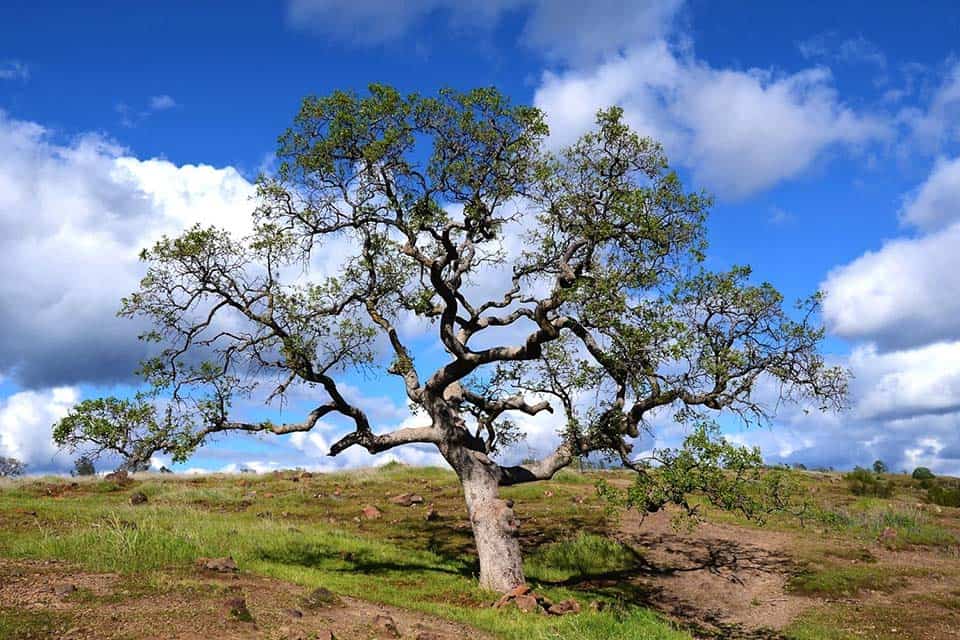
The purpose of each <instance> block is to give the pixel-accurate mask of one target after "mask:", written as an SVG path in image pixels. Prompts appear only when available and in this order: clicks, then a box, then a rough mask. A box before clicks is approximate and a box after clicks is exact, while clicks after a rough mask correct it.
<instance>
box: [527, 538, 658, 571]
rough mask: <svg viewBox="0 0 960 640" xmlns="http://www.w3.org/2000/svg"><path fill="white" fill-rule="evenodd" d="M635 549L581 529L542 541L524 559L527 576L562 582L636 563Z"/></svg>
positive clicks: (621, 569)
mask: <svg viewBox="0 0 960 640" xmlns="http://www.w3.org/2000/svg"><path fill="white" fill-rule="evenodd" d="M638 557H639V556H638V552H637V551H635V550H633V549H631V548H630V547H627V546H626V545H624V544H622V543H620V542H617V541H615V540H611V539H609V538H605V537H602V536H598V535H593V534H589V533H583V534H580V535H578V536H577V537H575V538H570V539H567V540H563V541H561V542H554V543H550V544H546V545H543V546H542V547H540V548H538V549H537V550H536V551H535V552H534V553H532V554H531V555H530V556H529V557H528V558H527V559H526V562H525V563H524V570H525V572H526V574H527V576H528V577H529V578H531V579H532V580H537V581H541V582H564V581H567V580H570V579H572V578H588V577H595V576H601V575H604V574H609V573H616V572H618V571H625V570H628V569H630V568H631V567H634V566H636V564H637V560H638Z"/></svg>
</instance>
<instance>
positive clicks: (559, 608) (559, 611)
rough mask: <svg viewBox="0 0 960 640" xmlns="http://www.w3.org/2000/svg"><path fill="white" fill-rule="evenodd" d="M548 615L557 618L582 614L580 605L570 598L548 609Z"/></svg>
mask: <svg viewBox="0 0 960 640" xmlns="http://www.w3.org/2000/svg"><path fill="white" fill-rule="evenodd" d="M547 613H549V614H552V615H555V616H563V615H566V614H568V613H580V603H579V602H577V601H576V600H574V599H573V598H570V599H569V600H563V601H561V602H558V603H557V604H555V605H552V606H550V607H548V608H547Z"/></svg>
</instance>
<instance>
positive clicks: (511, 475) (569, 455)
mask: <svg viewBox="0 0 960 640" xmlns="http://www.w3.org/2000/svg"><path fill="white" fill-rule="evenodd" d="M581 453H582V452H581ZM575 455H576V453H575V452H574V448H573V445H571V444H570V443H568V442H564V443H563V444H561V445H560V446H559V447H557V448H556V450H554V452H553V453H551V454H550V455H548V456H547V457H545V458H543V459H542V460H539V461H537V462H531V463H529V464H519V465H515V466H512V467H503V466H501V467H500V486H510V485H514V484H523V483H525V482H536V481H537V480H549V479H550V478H552V477H553V476H554V475H555V474H556V473H557V472H558V471H560V469H563V468H564V467H566V466H568V465H569V464H570V463H571V462H573V460H574V456H575Z"/></svg>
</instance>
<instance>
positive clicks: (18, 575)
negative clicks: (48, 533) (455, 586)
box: [0, 559, 489, 640]
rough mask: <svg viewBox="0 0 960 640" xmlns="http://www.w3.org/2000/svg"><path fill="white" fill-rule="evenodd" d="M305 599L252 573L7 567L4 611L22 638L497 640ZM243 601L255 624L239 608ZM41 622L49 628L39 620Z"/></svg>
mask: <svg viewBox="0 0 960 640" xmlns="http://www.w3.org/2000/svg"><path fill="white" fill-rule="evenodd" d="M144 580H149V583H145V582H143V581H144ZM307 593H308V590H306V589H304V588H302V587H299V586H297V585H292V584H288V583H285V582H282V581H279V580H271V579H268V578H261V577H256V576H251V575H246V574H217V573H210V572H200V571H197V572H196V573H190V574H182V573H178V574H173V573H169V574H154V575H153V576H151V577H150V578H144V577H123V576H120V575H117V574H110V573H88V572H84V571H81V570H78V569H77V568H75V567H71V566H70V565H67V564H65V563H60V562H55V561H32V562H31V561H10V560H3V559H0V610H3V611H6V612H8V615H17V616H22V623H21V624H20V627H21V629H22V630H23V633H22V635H21V636H19V637H22V638H38V639H39V638H44V639H45V640H46V639H48V638H62V639H64V640H67V639H70V640H94V639H96V640H105V639H108V638H110V639H118V640H119V639H121V638H123V639H130V638H138V639H144V640H153V639H156V640H160V639H161V638H162V639H164V640H168V639H179V640H211V639H213V638H216V639H217V640H247V639H258V640H260V639H264V640H308V639H309V640H313V639H314V638H316V639H317V640H328V639H329V638H330V637H331V636H330V635H329V634H330V633H332V634H333V637H334V638H338V639H340V640H345V639H358V640H359V639H367V638H403V639H410V640H414V639H415V640H459V639H460V638H465V637H469V638H476V639H477V640H486V639H488V638H489V636H487V635H485V634H483V633H481V632H479V631H477V630H475V629H472V628H468V627H465V626H464V625H459V624H456V623H453V622H449V621H445V620H440V619H437V618H432V617H429V616H426V615H425V614H421V613H417V612H412V611H407V610H404V609H398V608H396V607H390V606H385V605H377V604H373V603H370V602H365V601H363V600H356V599H353V598H346V597H339V598H338V601H337V602H336V603H335V604H329V605H323V606H319V607H316V608H311V607H308V606H305V605H304V603H303V601H302V599H303V597H304V596H305V595H307ZM239 599H242V600H243V603H244V604H245V606H246V611H247V612H248V613H249V618H247V616H246V615H245V614H244V613H243V612H242V610H241V611H238V610H237V609H238V605H239ZM10 612H13V613H10ZM41 619H42V620H46V621H48V622H47V623H46V624H45V625H43V624H40V623H39V622H37V621H38V620H41ZM31 625H36V628H35V629H33V627H32V626H31ZM391 626H392V628H391ZM28 629H31V630H28ZM394 630H395V631H394Z"/></svg>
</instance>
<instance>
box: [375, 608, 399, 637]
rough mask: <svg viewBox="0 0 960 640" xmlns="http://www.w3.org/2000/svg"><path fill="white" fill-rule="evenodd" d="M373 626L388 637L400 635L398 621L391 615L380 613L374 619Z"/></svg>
mask: <svg viewBox="0 0 960 640" xmlns="http://www.w3.org/2000/svg"><path fill="white" fill-rule="evenodd" d="M373 626H374V628H376V629H377V630H378V631H379V632H380V634H381V636H384V637H388V638H399V637H400V629H398V628H397V623H396V622H394V620H393V618H391V617H390V616H385V615H382V614H378V615H377V616H376V617H375V618H374V619H373Z"/></svg>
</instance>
